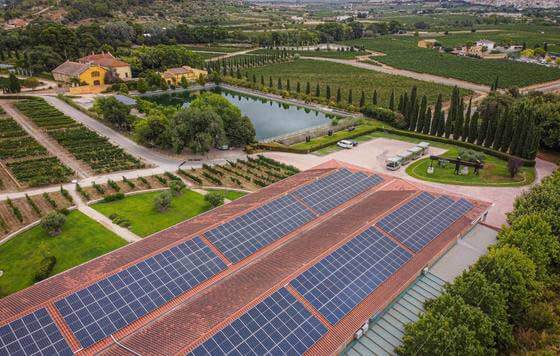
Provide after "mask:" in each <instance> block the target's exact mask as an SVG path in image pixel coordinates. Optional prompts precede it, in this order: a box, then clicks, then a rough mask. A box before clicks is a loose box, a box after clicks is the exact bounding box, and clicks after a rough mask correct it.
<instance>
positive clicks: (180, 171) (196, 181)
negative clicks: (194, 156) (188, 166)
mask: <svg viewBox="0 0 560 356" xmlns="http://www.w3.org/2000/svg"><path fill="white" fill-rule="evenodd" d="M178 172H179V174H181V175H182V176H185V177H187V178H189V179H190V180H192V181H193V182H195V183H197V184H200V185H202V179H200V178H198V177H197V176H195V175H194V174H190V173H189V172H187V171H184V170H182V169H179V170H178Z"/></svg>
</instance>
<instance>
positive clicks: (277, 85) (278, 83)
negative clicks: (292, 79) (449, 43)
mask: <svg viewBox="0 0 560 356" xmlns="http://www.w3.org/2000/svg"><path fill="white" fill-rule="evenodd" d="M276 88H277V89H278V90H282V89H283V87H282V79H281V78H280V77H278V82H277V83H276Z"/></svg>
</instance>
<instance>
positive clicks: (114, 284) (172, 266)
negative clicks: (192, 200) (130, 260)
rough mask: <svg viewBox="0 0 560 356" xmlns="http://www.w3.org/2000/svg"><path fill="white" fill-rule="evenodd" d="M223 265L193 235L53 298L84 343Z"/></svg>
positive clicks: (194, 283) (140, 313)
mask: <svg viewBox="0 0 560 356" xmlns="http://www.w3.org/2000/svg"><path fill="white" fill-rule="evenodd" d="M225 268H226V265H225V264H224V263H223V261H222V260H221V259H220V258H219V257H218V256H216V254H214V253H213V252H212V251H211V250H210V248H209V247H208V246H207V245H206V244H204V242H203V241H202V240H201V239H200V238H199V237H196V238H194V239H193V240H189V241H186V242H184V243H182V244H180V245H178V246H175V247H173V248H171V249H169V250H167V251H165V252H162V253H160V254H158V255H156V256H154V257H151V258H148V259H147V260H145V261H142V262H140V263H138V264H136V265H134V266H131V267H129V268H127V269H125V270H123V271H121V272H119V273H117V274H115V275H112V276H110V277H108V278H106V279H103V280H101V281H99V282H97V283H95V284H93V285H91V286H89V287H88V288H84V289H82V290H80V291H78V292H76V293H73V294H71V295H69V296H68V297H66V298H64V299H62V300H60V301H57V302H56V303H55V305H56V307H57V308H58V310H59V311H60V313H61V314H62V316H63V317H64V320H65V321H66V323H67V324H68V326H69V327H70V329H71V330H72V332H73V333H74V335H76V338H77V339H78V341H79V342H80V344H81V345H82V346H83V347H88V346H91V345H92V344H94V343H95V342H97V341H99V340H102V339H103V338H105V337H107V336H109V335H111V334H113V333H114V332H115V331H117V330H120V329H122V328H124V327H125V326H127V325H128V324H130V323H132V322H133V321H135V320H137V319H139V318H140V317H142V316H144V315H146V314H148V313H149V312H151V311H153V310H154V309H156V308H158V307H160V306H161V305H163V304H165V303H166V302H169V301H170V300H172V299H173V298H175V297H177V296H179V295H181V294H182V293H184V292H186V291H188V290H190V289H192V288H193V287H194V286H196V285H198V284H200V283H201V282H203V281H205V280H207V279H209V278H210V277H212V276H214V275H215V274H217V273H218V272H220V271H222V270H223V269H225Z"/></svg>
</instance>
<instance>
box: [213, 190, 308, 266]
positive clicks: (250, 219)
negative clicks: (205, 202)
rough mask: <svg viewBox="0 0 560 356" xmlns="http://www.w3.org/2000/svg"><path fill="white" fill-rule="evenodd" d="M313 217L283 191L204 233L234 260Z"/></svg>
mask: <svg viewBox="0 0 560 356" xmlns="http://www.w3.org/2000/svg"><path fill="white" fill-rule="evenodd" d="M314 218H315V215H314V214H313V213H312V212H311V211H309V210H308V209H306V208H305V207H304V206H303V205H302V204H301V203H299V202H298V201H297V200H296V199H294V197H292V196H290V195H287V196H284V197H282V198H279V199H276V200H274V201H272V202H270V203H268V204H266V205H263V206H262V207H259V208H257V209H254V210H252V211H250V212H248V213H246V214H244V215H241V216H239V217H237V218H235V219H233V220H231V221H228V222H226V223H224V224H222V225H220V226H218V227H216V228H214V229H212V230H210V231H208V232H206V233H205V236H206V237H207V238H208V240H210V241H211V242H212V243H213V244H214V245H215V246H216V247H217V248H218V249H219V250H220V251H221V252H222V253H223V254H224V255H225V256H226V257H227V258H228V259H229V260H230V261H232V262H233V263H236V262H238V261H240V260H242V259H243V258H245V257H247V256H249V255H251V254H253V253H255V252H256V251H257V250H259V249H260V248H262V247H264V246H266V245H268V244H270V243H272V242H274V241H276V240H278V239H279V238H281V237H282V236H285V235H287V234H288V233H290V232H292V231H293V230H295V229H297V228H298V227H300V226H302V225H304V224H306V223H307V222H309V221H311V220H313V219H314Z"/></svg>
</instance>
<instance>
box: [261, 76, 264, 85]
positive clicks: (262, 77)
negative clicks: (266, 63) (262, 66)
mask: <svg viewBox="0 0 560 356" xmlns="http://www.w3.org/2000/svg"><path fill="white" fill-rule="evenodd" d="M261 86H263V87H264V75H262V74H261Z"/></svg>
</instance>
